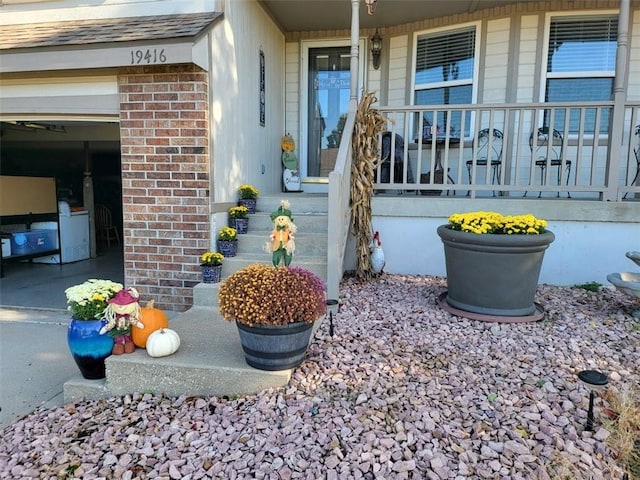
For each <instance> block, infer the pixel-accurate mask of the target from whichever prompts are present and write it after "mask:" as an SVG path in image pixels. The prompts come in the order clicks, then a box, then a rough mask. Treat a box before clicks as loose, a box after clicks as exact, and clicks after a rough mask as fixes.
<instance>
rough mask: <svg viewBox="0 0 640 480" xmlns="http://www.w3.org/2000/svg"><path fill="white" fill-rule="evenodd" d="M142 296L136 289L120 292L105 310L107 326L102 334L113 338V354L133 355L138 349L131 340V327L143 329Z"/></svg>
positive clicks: (103, 328) (102, 330)
mask: <svg viewBox="0 0 640 480" xmlns="http://www.w3.org/2000/svg"><path fill="white" fill-rule="evenodd" d="M139 298H140V295H139V294H138V292H137V290H136V289H135V288H127V289H123V290H120V291H119V292H118V293H116V294H115V296H114V297H113V298H111V299H110V300H109V302H108V305H107V307H106V308H105V309H104V317H105V318H106V319H107V324H106V325H105V326H104V327H102V329H101V330H100V334H101V335H103V334H105V333H107V332H109V335H110V336H112V337H113V339H114V342H115V343H114V344H113V350H112V352H111V353H113V354H114V355H122V354H123V353H132V352H133V351H134V350H135V349H136V347H135V345H134V344H133V340H132V339H131V327H132V326H135V327H137V328H143V327H144V325H143V324H142V323H141V322H140V320H139V318H140V304H139V303H138V300H139Z"/></svg>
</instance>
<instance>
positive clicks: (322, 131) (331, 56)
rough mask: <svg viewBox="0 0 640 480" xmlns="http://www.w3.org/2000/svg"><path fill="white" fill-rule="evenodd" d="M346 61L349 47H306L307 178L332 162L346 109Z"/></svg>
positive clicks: (321, 172) (326, 169) (325, 169)
mask: <svg viewBox="0 0 640 480" xmlns="http://www.w3.org/2000/svg"><path fill="white" fill-rule="evenodd" d="M350 62H351V56H350V48H349V47H328V48H310V49H309V66H308V67H309V76H308V78H309V85H308V92H309V95H308V105H307V112H308V125H307V131H308V132H309V136H308V138H309V141H308V144H307V176H308V177H327V176H329V172H331V171H332V170H333V167H334V165H335V163H336V158H337V155H338V147H339V146H340V141H341V139H342V130H343V129H344V124H345V121H346V119H347V112H348V109H349V96H350V82H351V73H350Z"/></svg>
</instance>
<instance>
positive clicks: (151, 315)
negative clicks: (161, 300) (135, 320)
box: [131, 300, 169, 348]
mask: <svg viewBox="0 0 640 480" xmlns="http://www.w3.org/2000/svg"><path fill="white" fill-rule="evenodd" d="M140 323H142V325H144V326H143V327H142V328H132V329H131V339H132V340H133V344H134V345H135V346H136V347H140V348H147V339H148V338H149V335H151V334H152V333H153V332H155V331H156V330H160V329H161V328H167V327H169V317H167V315H166V314H165V313H164V312H163V311H162V310H160V309H159V308H155V306H154V301H153V300H149V301H148V302H147V305H146V306H144V307H142V308H140Z"/></svg>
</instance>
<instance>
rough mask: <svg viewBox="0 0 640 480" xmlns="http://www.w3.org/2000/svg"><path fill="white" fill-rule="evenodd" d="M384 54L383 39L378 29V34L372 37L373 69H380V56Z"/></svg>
mask: <svg viewBox="0 0 640 480" xmlns="http://www.w3.org/2000/svg"><path fill="white" fill-rule="evenodd" d="M381 53H382V37H381V36H380V34H379V33H378V29H376V33H374V34H373V37H371V58H372V59H373V68H375V69H376V70H378V69H379V68H380V54H381Z"/></svg>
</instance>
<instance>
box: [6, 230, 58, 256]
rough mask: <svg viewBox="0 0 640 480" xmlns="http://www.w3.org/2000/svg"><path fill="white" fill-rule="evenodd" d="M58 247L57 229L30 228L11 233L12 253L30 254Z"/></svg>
mask: <svg viewBox="0 0 640 480" xmlns="http://www.w3.org/2000/svg"><path fill="white" fill-rule="evenodd" d="M56 248H58V232H57V231H56V230H30V231H25V232H13V233H12V234H11V255H30V254H33V253H39V252H47V251H49V250H55V249H56Z"/></svg>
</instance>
